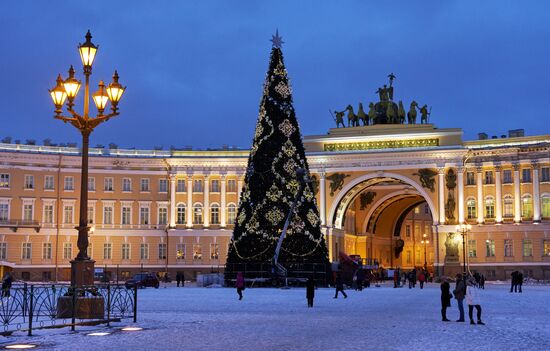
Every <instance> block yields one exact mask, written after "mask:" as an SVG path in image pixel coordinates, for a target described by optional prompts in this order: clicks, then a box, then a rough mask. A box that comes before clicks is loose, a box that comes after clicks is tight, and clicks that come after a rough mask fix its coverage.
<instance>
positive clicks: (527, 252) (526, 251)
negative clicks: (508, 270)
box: [523, 239, 533, 257]
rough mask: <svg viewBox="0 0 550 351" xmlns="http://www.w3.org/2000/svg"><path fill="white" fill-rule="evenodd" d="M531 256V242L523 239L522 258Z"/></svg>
mask: <svg viewBox="0 0 550 351" xmlns="http://www.w3.org/2000/svg"><path fill="white" fill-rule="evenodd" d="M532 256H533V241H531V239H523V257H532Z"/></svg>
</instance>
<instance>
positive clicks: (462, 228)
mask: <svg viewBox="0 0 550 351" xmlns="http://www.w3.org/2000/svg"><path fill="white" fill-rule="evenodd" d="M470 230H472V226H471V225H470V224H459V225H457V226H456V231H457V233H460V234H461V235H462V259H463V272H462V275H463V277H464V279H466V275H467V269H466V240H467V238H468V233H469V232H470ZM464 281H466V280H464Z"/></svg>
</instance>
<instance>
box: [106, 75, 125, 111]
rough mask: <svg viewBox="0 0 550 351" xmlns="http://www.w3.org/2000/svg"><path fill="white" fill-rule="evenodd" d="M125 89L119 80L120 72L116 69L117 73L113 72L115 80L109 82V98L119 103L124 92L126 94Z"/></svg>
mask: <svg viewBox="0 0 550 351" xmlns="http://www.w3.org/2000/svg"><path fill="white" fill-rule="evenodd" d="M125 89H126V88H125V87H123V86H122V85H121V84H120V83H119V82H118V72H117V71H115V74H113V82H112V83H111V84H109V87H107V95H108V96H109V100H111V102H113V103H115V104H117V103H118V102H119V101H120V98H121V97H122V94H124V90H125Z"/></svg>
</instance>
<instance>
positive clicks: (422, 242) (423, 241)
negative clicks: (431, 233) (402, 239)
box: [420, 234, 430, 271]
mask: <svg viewBox="0 0 550 351" xmlns="http://www.w3.org/2000/svg"><path fill="white" fill-rule="evenodd" d="M420 243H421V244H424V270H425V271H427V270H428V260H427V257H426V256H427V255H426V251H427V249H426V247H427V245H428V244H429V243H430V241H429V240H428V234H423V235H422V240H421V241H420Z"/></svg>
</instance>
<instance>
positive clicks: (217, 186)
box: [212, 179, 220, 193]
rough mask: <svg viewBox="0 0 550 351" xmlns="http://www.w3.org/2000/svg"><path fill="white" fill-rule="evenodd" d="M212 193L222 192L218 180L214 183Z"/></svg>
mask: <svg viewBox="0 0 550 351" xmlns="http://www.w3.org/2000/svg"><path fill="white" fill-rule="evenodd" d="M212 192H213V193H219V192H220V181H219V180H217V179H216V180H213V181H212Z"/></svg>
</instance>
